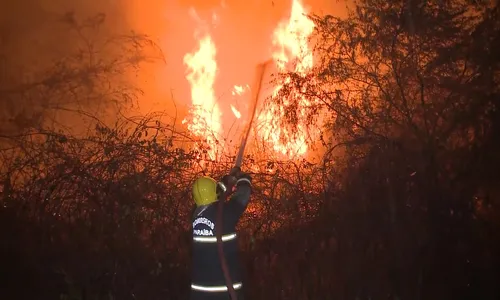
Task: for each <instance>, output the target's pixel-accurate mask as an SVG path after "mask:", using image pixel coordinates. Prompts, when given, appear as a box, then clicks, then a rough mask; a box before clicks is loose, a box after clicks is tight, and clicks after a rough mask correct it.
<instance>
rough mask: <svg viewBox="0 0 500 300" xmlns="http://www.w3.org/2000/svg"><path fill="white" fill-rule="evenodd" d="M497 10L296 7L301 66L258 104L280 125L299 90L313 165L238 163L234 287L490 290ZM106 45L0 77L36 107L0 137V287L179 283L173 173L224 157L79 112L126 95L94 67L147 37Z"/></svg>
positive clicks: (13, 291)
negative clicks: (304, 11) (306, 13)
mask: <svg viewBox="0 0 500 300" xmlns="http://www.w3.org/2000/svg"><path fill="white" fill-rule="evenodd" d="M499 9H500V8H499V6H498V4H496V3H495V4H494V5H493V4H491V3H489V2H481V1H437V0H436V1H387V0H386V1H381V0H380V1H379V0H364V1H360V2H359V3H358V4H357V6H356V7H355V9H354V10H353V11H352V12H351V14H350V15H349V17H348V18H346V19H337V18H334V17H332V16H311V18H312V19H313V20H314V21H315V23H316V31H315V34H314V37H313V39H314V42H315V44H316V49H315V50H316V57H317V58H318V63H317V64H316V67H315V68H314V70H313V71H312V72H310V73H309V74H307V75H306V76H305V77H304V76H301V75H299V74H286V75H288V76H292V78H293V80H292V81H291V83H290V84H289V85H287V86H286V88H285V89H284V90H283V92H282V94H281V95H279V97H277V98H276V99H273V100H272V101H278V102H279V101H281V100H282V99H283V98H284V97H287V98H288V99H289V102H288V104H287V106H285V105H284V103H281V104H282V105H283V107H284V108H285V109H286V110H287V114H286V116H287V119H285V120H283V124H282V125H283V126H290V127H293V126H294V123H295V122H294V119H295V117H296V113H297V107H299V106H298V105H297V101H298V100H299V99H300V98H299V97H296V95H297V91H300V94H303V95H306V96H308V97H309V98H310V99H313V100H314V103H315V105H313V106H310V107H309V109H308V113H309V117H310V121H311V123H312V124H316V121H315V119H316V117H317V116H318V114H322V116H323V117H324V118H326V122H325V125H324V127H323V128H321V129H322V132H323V134H322V139H321V140H322V141H323V144H324V147H325V149H326V151H325V152H324V157H323V161H322V162H321V163H318V164H310V163H308V162H306V161H302V162H287V161H275V160H271V159H266V158H265V157H262V155H261V156H259V157H254V156H252V155H250V156H249V157H248V159H247V160H246V163H247V166H248V165H249V164H252V165H253V167H254V168H253V169H252V170H253V171H252V172H253V178H254V186H255V190H254V194H253V198H252V204H251V205H250V207H249V211H248V212H247V214H246V215H245V217H244V220H242V222H241V224H240V230H241V233H240V241H241V248H242V250H243V252H244V256H243V257H244V260H245V263H246V269H245V270H246V273H245V275H246V282H245V284H246V292H247V296H248V298H249V299H353V300H354V299H360V300H361V299H394V300H395V299H401V300H403V299H498V298H499V297H500V287H499V285H498V283H499V282H500V256H499V253H500V235H499V234H498V232H499V230H500V207H499V205H500V189H499V186H500V185H499V183H500V173H499V172H498V170H500V156H499V155H498V153H500V140H499V139H495V137H497V136H499V135H500V118H499V117H500V111H499V107H498V106H499V104H498V100H497V99H499V96H500V93H499V92H500V91H499V79H500V77H499V75H500V72H499V59H500V57H499V56H498V55H497V53H500V18H499V13H500V11H499ZM67 18H70V19H69V20H72V21H71V22H70V23H72V24H73V25H75V24H76V23H74V22H73V21H74V19H73V17H72V15H68V16H67ZM101 21H102V18H100V17H97V18H91V19H90V21H88V22H87V23H85V24H87V25H88V26H90V25H89V24H93V23H92V22H101ZM89 22H90V23H89ZM90 27H91V28H93V27H92V26H90ZM77 28H79V27H78V26H77ZM120 38H121V39H120V40H119V42H117V43H116V44H117V45H120V47H118V48H113V51H111V52H110V53H111V54H110V55H116V56H117V57H118V60H112V59H110V60H101V61H99V63H96V64H95V65H90V64H88V63H87V62H88V61H89V57H90V56H91V55H90V56H89V55H88V53H87V54H86V55H83V54H82V53H77V54H76V55H77V56H75V57H73V59H70V58H65V59H63V61H62V62H60V63H58V64H56V65H55V66H56V67H54V68H51V69H49V70H47V72H46V73H42V74H41V75H40V77H39V78H38V79H36V80H34V81H32V82H28V83H26V82H24V81H20V80H17V81H16V80H11V81H9V84H8V85H7V84H5V81H4V83H3V85H2V86H0V97H1V98H2V104H1V105H2V106H4V107H14V104H15V103H46V104H47V105H45V106H44V105H40V107H37V111H36V118H34V117H33V116H35V115H30V116H32V118H31V119H30V121H31V122H25V123H16V124H17V126H11V127H9V130H5V128H6V127H4V129H3V130H0V138H1V140H0V146H1V147H2V148H1V151H0V153H1V165H0V168H1V170H0V171H1V174H0V192H1V193H0V199H1V200H0V201H1V202H2V205H1V207H0V246H1V247H0V276H1V277H0V279H1V280H0V282H1V297H2V299H34V298H37V299H67V300H69V299H75V300H76V299H89V300H96V299H185V298H186V297H187V295H188V292H189V282H190V278H189V268H190V266H189V263H190V260H189V259H190V234H189V230H190V214H191V211H192V209H193V204H192V201H191V198H190V185H191V183H192V182H193V180H194V179H195V178H196V177H197V176H199V175H200V174H203V173H204V172H205V173H208V174H211V175H213V176H216V177H217V176H221V175H222V174H224V172H225V171H227V170H228V169H229V168H230V164H229V163H230V161H231V158H230V157H227V158H223V159H221V161H219V162H218V163H209V164H208V165H205V166H204V167H200V166H199V158H200V155H203V151H200V150H192V149H193V148H192V147H190V145H191V144H192V142H193V140H192V137H190V136H189V135H186V134H184V133H183V131H182V130H180V129H177V128H174V127H172V126H170V125H168V124H164V123H162V122H161V121H160V119H162V118H161V117H162V115H160V114H153V115H149V116H145V117H139V118H125V117H119V118H118V120H117V121H116V122H113V123H112V125H110V124H104V123H103V122H100V121H99V116H95V115H93V114H89V113H86V112H88V111H92V108H93V107H94V105H96V101H97V102H98V101H102V102H105V103H107V101H108V102H109V103H117V102H119V103H121V105H126V103H127V102H128V101H130V99H134V98H133V96H132V95H133V91H134V89H128V88H126V87H123V86H121V85H115V84H114V83H115V81H113V80H110V81H109V82H106V84H103V78H106V76H112V75H116V74H118V73H120V74H121V73H122V72H125V71H126V70H127V68H134V67H135V66H136V63H138V62H139V61H140V60H142V59H144V60H146V59H148V57H149V56H148V54H147V53H149V54H150V53H156V52H154V51H153V52H151V51H150V50H151V49H155V47H154V45H153V44H152V43H151V42H150V41H149V40H148V39H147V37H144V36H120ZM127 45H130V47H128V46H127ZM139 45H141V46H139ZM138 51H139V52H138ZM139 53H140V54H139ZM78 55H80V56H78ZM76 58H79V59H76ZM78 61H80V62H81V65H78ZM63 62H71V64H69V63H65V64H64V63H63ZM116 62H120V63H116ZM114 68H121V69H119V71H118V72H116V73H115V72H113V70H114ZM63 71H64V72H63ZM90 87H91V88H90ZM123 89H125V90H126V91H127V92H126V93H122V96H125V99H122V100H124V101H123V102H121V100H120V99H119V96H118V95H120V91H123ZM75 91H77V93H76V92H75ZM110 91H111V92H110ZM291 91H295V93H291ZM75 95H78V97H79V98H78V99H82V101H83V100H84V99H86V100H88V99H91V100H92V102H90V103H83V102H81V101H77V102H78V103H77V104H78V105H75V103H74V102H75V101H74V100H75V99H76V98H74V97H76V96H75ZM86 95H89V97H86ZM54 103H56V104H57V105H52V106H51V105H49V104H54ZM58 110H64V111H65V112H68V111H71V112H72V113H75V114H78V115H82V114H83V116H82V119H84V120H87V121H85V122H83V124H87V125H88V124H91V127H88V130H86V131H85V132H84V134H82V133H81V132H79V134H75V133H74V132H71V131H70V130H69V129H68V128H65V127H61V126H58V124H55V123H54V122H53V121H52V119H48V118H47V116H51V114H52V113H53V111H58ZM4 121H5V120H4ZM14 121H15V120H9V122H11V123H12V122H14ZM89 126H90V125H89ZM258 170H261V171H258Z"/></svg>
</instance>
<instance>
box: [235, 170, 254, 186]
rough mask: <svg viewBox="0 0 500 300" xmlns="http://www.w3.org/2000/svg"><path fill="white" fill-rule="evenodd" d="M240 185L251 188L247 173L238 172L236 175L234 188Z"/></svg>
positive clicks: (250, 178) (249, 177) (250, 179)
mask: <svg viewBox="0 0 500 300" xmlns="http://www.w3.org/2000/svg"><path fill="white" fill-rule="evenodd" d="M240 184H241V185H242V184H248V185H249V186H252V176H250V174H248V173H243V172H240V173H239V174H238V177H237V180H236V186H238V185H240Z"/></svg>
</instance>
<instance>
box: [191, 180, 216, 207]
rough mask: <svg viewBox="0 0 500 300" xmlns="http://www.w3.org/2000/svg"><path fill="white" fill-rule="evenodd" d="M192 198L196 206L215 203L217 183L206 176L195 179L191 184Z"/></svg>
mask: <svg viewBox="0 0 500 300" xmlns="http://www.w3.org/2000/svg"><path fill="white" fill-rule="evenodd" d="M193 198H194V202H195V203H196V205H197V206H203V205H208V204H210V203H213V202H215V201H217V182H216V181H215V180H214V179H213V178H211V177H208V176H203V177H200V178H198V179H196V181H195V182H194V184H193Z"/></svg>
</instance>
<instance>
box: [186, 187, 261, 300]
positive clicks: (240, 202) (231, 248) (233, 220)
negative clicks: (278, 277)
mask: <svg viewBox="0 0 500 300" xmlns="http://www.w3.org/2000/svg"><path fill="white" fill-rule="evenodd" d="M250 193H251V184H250V181H249V180H248V179H246V178H241V179H239V180H238V181H237V183H236V191H235V193H234V194H233V196H232V197H231V198H230V200H229V201H227V202H226V203H224V210H223V231H222V233H223V234H222V241H223V248H224V255H225V258H226V262H227V266H228V269H229V273H230V276H231V281H232V284H233V287H234V289H235V291H236V293H237V295H238V300H240V299H243V292H242V289H243V283H242V277H241V270H240V268H241V267H240V261H239V256H238V239H237V235H236V224H237V223H238V221H239V219H240V217H241V215H242V214H243V212H244V211H245V209H246V207H247V204H248V201H249V199H250ZM218 205H219V202H218V201H217V202H214V203H212V204H210V205H206V206H201V207H198V208H197V209H196V210H195V212H194V215H193V248H192V249H193V253H192V255H193V257H192V262H193V265H192V274H191V300H198V299H199V300H201V299H207V300H208V299H213V300H218V299H230V295H229V291H228V289H227V286H226V281H225V278H224V273H223V271H222V265H221V262H220V259H219V253H218V251H217V238H216V233H215V232H216V229H215V226H216V220H217V206H218Z"/></svg>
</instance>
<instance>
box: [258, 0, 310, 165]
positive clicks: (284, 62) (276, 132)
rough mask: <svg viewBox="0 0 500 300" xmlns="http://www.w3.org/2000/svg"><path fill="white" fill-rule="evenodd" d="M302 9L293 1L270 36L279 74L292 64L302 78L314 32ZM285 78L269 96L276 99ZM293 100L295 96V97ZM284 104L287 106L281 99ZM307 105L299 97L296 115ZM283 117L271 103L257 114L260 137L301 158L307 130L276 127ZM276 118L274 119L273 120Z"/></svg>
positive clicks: (301, 126) (302, 127)
mask: <svg viewBox="0 0 500 300" xmlns="http://www.w3.org/2000/svg"><path fill="white" fill-rule="evenodd" d="M305 13H306V11H305V9H304V7H303V6H302V4H301V2H300V1H299V0H293V3H292V10H291V15H290V19H289V20H287V21H285V22H282V23H280V24H279V25H278V27H277V28H276V30H275V31H274V35H273V45H274V46H275V51H274V52H273V55H272V56H273V59H274V62H275V63H276V66H277V67H278V69H279V71H281V72H286V71H290V70H289V66H288V64H290V63H293V62H296V65H295V68H294V69H293V71H295V72H297V73H299V74H302V75H305V73H306V72H307V71H308V70H310V69H311V68H312V67H313V54H312V51H311V49H309V46H308V38H309V36H310V35H311V33H312V32H313V30H314V22H313V21H311V20H310V19H309V18H307V17H306V16H305V15H304V14H305ZM289 82H290V78H289V77H288V78H286V79H285V80H284V82H283V83H282V84H279V85H278V86H276V87H275V88H274V90H273V93H272V97H277V96H278V93H279V92H280V90H281V89H282V88H283V84H286V83H289ZM296 97H297V95H296ZM284 104H285V105H287V104H289V103H288V101H287V99H284ZM307 105H310V102H309V100H308V99H306V98H305V97H300V101H299V112H300V116H301V117H303V118H304V117H305V107H306V106H307ZM284 115H285V112H284V110H283V109H282V108H281V107H279V106H278V105H276V104H271V105H270V106H268V107H267V108H266V110H265V111H264V112H263V113H261V114H260V115H259V118H258V119H259V121H261V122H262V127H261V128H259V132H260V134H261V137H262V138H264V140H266V141H269V142H270V143H271V144H272V147H273V149H274V150H275V151H276V152H278V153H281V154H283V155H286V156H288V157H296V156H303V155H305V154H306V152H307V148H308V147H307V143H306V140H307V134H308V133H307V130H306V128H305V126H304V124H301V122H300V121H301V120H299V124H297V131H296V132H294V133H292V132H289V131H288V130H287V129H286V128H281V127H280V126H279V118H280V117H281V118H283V117H284ZM276 116H278V118H277V117H276Z"/></svg>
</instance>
